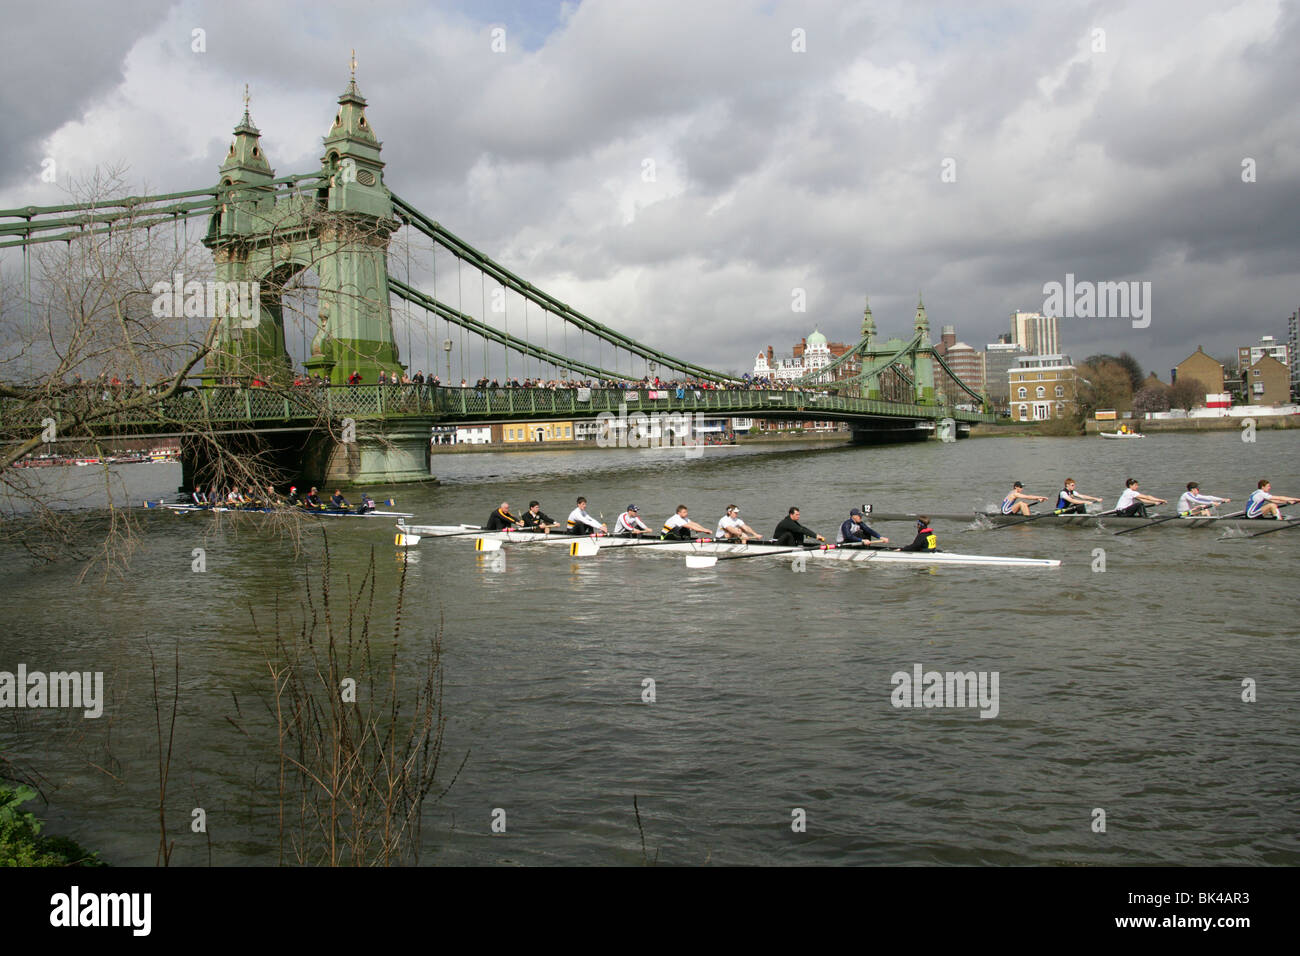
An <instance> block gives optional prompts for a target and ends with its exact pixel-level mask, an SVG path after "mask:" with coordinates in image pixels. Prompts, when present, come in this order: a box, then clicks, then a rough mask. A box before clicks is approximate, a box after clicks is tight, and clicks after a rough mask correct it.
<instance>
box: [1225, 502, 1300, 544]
mask: <svg viewBox="0 0 1300 956" xmlns="http://www.w3.org/2000/svg"><path fill="white" fill-rule="evenodd" d="M1291 505H1292V502H1290V501H1288V502H1287V503H1286V504H1284V505H1278V506H1277V510H1278V511H1281V510H1282V509H1283V508H1290V507H1291ZM1242 514H1245V512H1244V511H1243V512H1242ZM1263 520H1265V521H1267V520H1269V519H1267V518H1265V519H1263ZM1281 524H1282V526H1281V527H1280V528H1269V529H1268V530H1267V531H1256V532H1255V533H1254V534H1248V535H1246V537H1247V538H1258V537H1259V536H1260V535H1262V534H1272V533H1273V532H1274V531H1285V530H1286V529H1287V528H1294V527H1295V526H1296V525H1300V521H1290V520H1287V521H1284V522H1282V523H1281ZM1220 540H1222V539H1220Z"/></svg>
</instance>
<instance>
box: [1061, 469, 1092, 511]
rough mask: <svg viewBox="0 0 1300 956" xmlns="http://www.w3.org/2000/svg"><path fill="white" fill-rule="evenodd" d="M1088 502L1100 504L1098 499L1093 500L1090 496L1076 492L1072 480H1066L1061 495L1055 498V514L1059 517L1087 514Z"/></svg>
mask: <svg viewBox="0 0 1300 956" xmlns="http://www.w3.org/2000/svg"><path fill="white" fill-rule="evenodd" d="M1090 501H1093V502H1096V503H1097V504H1101V499H1100V498H1094V497H1093V496H1092V495H1085V494H1084V493H1083V492H1081V491H1076V490H1075V488H1074V479H1073V478H1066V479H1065V485H1064V487H1062V488H1061V493H1060V494H1059V495H1057V496H1056V513H1057V514H1059V515H1085V514H1087V513H1088V502H1090Z"/></svg>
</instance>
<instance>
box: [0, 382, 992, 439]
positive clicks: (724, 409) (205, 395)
mask: <svg viewBox="0 0 1300 956" xmlns="http://www.w3.org/2000/svg"><path fill="white" fill-rule="evenodd" d="M105 395H107V397H105ZM130 398H131V397H130V396H129V395H125V394H114V393H105V392H101V391H100V390H99V389H98V388H91V389H84V390H80V391H76V392H69V393H64V394H61V395H59V396H56V397H53V398H51V399H49V400H47V401H44V402H30V403H27V402H18V401H17V400H5V401H0V428H2V429H3V430H4V431H6V432H9V433H14V432H17V431H22V430H26V429H39V428H41V427H42V425H43V424H44V420H45V419H47V418H50V417H54V418H58V419H63V418H65V417H66V416H68V415H69V413H74V412H75V413H77V414H78V415H80V416H82V417H85V416H88V415H93V416H94V420H95V422H96V426H97V428H99V429H100V430H103V431H112V430H114V429H117V428H122V429H127V428H132V427H140V426H149V425H175V426H181V427H183V426H187V425H200V424H210V423H216V422H249V423H254V422H264V423H271V422H303V423H305V422H311V421H318V420H323V419H331V420H339V419H343V418H349V417H351V418H361V419H366V418H397V417H403V416H431V417H434V418H439V419H451V420H466V419H491V418H497V419H510V418H522V417H527V418H539V417H556V418H584V417H595V416H598V415H600V414H602V413H609V414H615V415H617V414H619V413H620V412H624V411H625V412H627V413H632V412H641V413H648V414H653V413H655V412H697V413H703V414H709V413H715V414H717V415H718V417H729V416H732V415H743V416H745V417H753V418H764V417H775V418H780V417H786V416H791V415H797V416H799V417H810V416H816V415H817V414H818V413H823V412H824V413H826V415H827V417H828V418H830V417H844V416H852V415H862V416H878V417H882V418H914V419H919V420H932V421H933V420H938V419H940V418H954V419H956V420H957V421H967V422H975V421H991V420H992V416H989V415H983V414H980V413H978V412H966V411H960V410H957V409H954V408H951V407H945V406H939V405H913V404H900V403H897V402H885V401H880V400H877V399H866V398H853V397H849V396H840V395H831V394H829V393H825V392H808V391H797V390H787V391H768V390H762V389H703V388H702V389H694V388H670V389H650V390H647V389H617V388H591V389H587V388H558V389H549V388H491V387H484V388H475V387H469V388H446V387H441V386H432V385H335V386H330V387H324V386H312V385H307V386H300V387H294V388H286V389H273V388H241V387H230V386H218V387H210V388H197V389H190V390H187V391H184V392H182V393H180V394H178V395H175V396H172V397H171V398H169V399H166V400H165V401H161V402H156V403H145V404H143V405H141V406H140V407H135V408H132V407H129V406H127V405H126V404H125V403H126V402H127V401H130ZM114 406H120V407H117V408H115V407H114Z"/></svg>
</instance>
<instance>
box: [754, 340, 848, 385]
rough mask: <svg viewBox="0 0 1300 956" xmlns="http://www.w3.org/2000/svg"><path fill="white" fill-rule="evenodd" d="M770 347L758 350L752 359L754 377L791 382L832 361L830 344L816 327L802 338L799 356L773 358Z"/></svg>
mask: <svg viewBox="0 0 1300 956" xmlns="http://www.w3.org/2000/svg"><path fill="white" fill-rule="evenodd" d="M770 353H771V349H770V348H769V349H768V351H767V352H759V353H758V356H757V358H755V359H754V372H753V374H754V377H755V378H772V379H775V380H776V381H777V382H793V381H794V380H795V379H799V378H803V377H804V375H806V374H807V373H809V372H812V371H815V370H816V369H819V368H825V367H826V366H827V365H830V364H831V362H832V361H834V358H835V357H834V356H833V355H831V350H830V346H829V344H828V343H827V341H826V336H824V335H822V334H821V332H819V331H817V330H816V329H814V330H813V333H812V335H810V336H808V338H807V339H805V340H804V349H803V356H802V357H801V358H783V359H775V358H771V357H770Z"/></svg>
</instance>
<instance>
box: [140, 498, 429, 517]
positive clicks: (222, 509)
mask: <svg viewBox="0 0 1300 956" xmlns="http://www.w3.org/2000/svg"><path fill="white" fill-rule="evenodd" d="M144 506H145V507H146V508H162V509H165V510H167V511H175V512H178V513H179V514H193V513H194V512H196V511H208V512H212V513H213V514H240V515H251V514H263V515H265V514H294V515H298V514H301V515H306V516H307V517H311V518H411V517H414V516H413V515H411V514H408V513H407V512H404V511H355V510H352V511H347V510H343V509H340V508H301V507H299V508H291V507H288V506H285V507H283V508H231V507H228V506H226V505H217V506H216V507H212V506H208V505H183V504H167V503H166V502H162V501H146V502H145V503H144Z"/></svg>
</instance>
